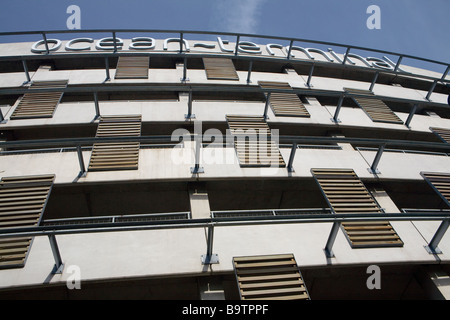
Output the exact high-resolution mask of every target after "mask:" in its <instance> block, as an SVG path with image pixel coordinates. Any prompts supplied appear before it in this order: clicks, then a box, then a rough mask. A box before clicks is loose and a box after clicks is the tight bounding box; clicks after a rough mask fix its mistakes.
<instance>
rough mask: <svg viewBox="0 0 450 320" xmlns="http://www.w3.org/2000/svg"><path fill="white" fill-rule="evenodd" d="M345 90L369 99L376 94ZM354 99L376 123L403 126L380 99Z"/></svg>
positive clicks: (368, 91) (359, 90)
mask: <svg viewBox="0 0 450 320" xmlns="http://www.w3.org/2000/svg"><path fill="white" fill-rule="evenodd" d="M344 90H345V91H346V92H348V93H352V94H359V95H365V96H368V97H370V96H374V93H373V92H372V91H370V90H361V89H352V88H344ZM352 99H353V100H354V101H355V102H356V104H357V105H358V106H359V107H360V108H361V109H363V110H364V112H365V113H366V114H367V115H368V116H369V118H370V119H372V121H374V122H387V123H398V124H403V121H402V120H401V119H400V118H399V117H398V116H397V115H396V114H395V113H394V112H393V111H392V110H391V109H390V108H389V107H388V106H387V105H386V104H385V103H384V102H383V101H382V100H380V99H374V98H365V97H362V98H360V97H358V98H355V97H352Z"/></svg>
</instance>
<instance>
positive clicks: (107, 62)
mask: <svg viewBox="0 0 450 320" xmlns="http://www.w3.org/2000/svg"><path fill="white" fill-rule="evenodd" d="M105 71H106V79H105V81H108V80H109V79H111V77H110V75H109V59H108V57H105Z"/></svg>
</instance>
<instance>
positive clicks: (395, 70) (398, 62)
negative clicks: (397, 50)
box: [394, 56, 403, 72]
mask: <svg viewBox="0 0 450 320" xmlns="http://www.w3.org/2000/svg"><path fill="white" fill-rule="evenodd" d="M402 59H403V56H400V57H399V58H398V60H397V64H396V65H395V68H394V72H397V70H398V68H399V67H400V63H401V62H402Z"/></svg>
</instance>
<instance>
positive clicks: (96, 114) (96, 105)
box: [94, 92, 100, 119]
mask: <svg viewBox="0 0 450 320" xmlns="http://www.w3.org/2000/svg"><path fill="white" fill-rule="evenodd" d="M94 105H95V119H97V118H99V117H100V106H99V105H98V93H97V92H94Z"/></svg>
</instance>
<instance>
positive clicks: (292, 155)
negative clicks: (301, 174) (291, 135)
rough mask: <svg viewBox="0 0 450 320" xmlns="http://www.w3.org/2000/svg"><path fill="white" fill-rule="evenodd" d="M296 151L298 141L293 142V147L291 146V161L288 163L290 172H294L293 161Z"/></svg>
mask: <svg viewBox="0 0 450 320" xmlns="http://www.w3.org/2000/svg"><path fill="white" fill-rule="evenodd" d="M295 151H297V143H296V142H293V143H292V148H291V154H290V155H289V162H288V165H287V169H288V172H294V171H295V170H294V168H293V167H292V163H293V162H294V158H295Z"/></svg>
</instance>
